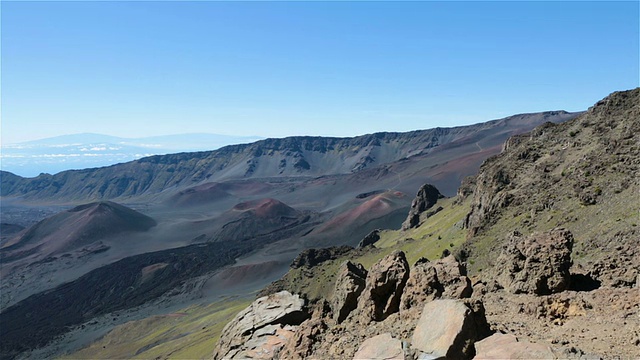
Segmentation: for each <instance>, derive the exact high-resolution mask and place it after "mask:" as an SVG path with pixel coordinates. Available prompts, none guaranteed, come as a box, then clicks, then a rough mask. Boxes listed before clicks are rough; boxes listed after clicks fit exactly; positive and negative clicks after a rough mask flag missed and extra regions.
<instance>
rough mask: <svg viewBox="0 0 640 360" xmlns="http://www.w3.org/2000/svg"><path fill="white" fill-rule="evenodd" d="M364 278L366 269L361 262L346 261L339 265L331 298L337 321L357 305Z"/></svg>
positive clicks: (363, 285) (342, 318) (345, 316)
mask: <svg viewBox="0 0 640 360" xmlns="http://www.w3.org/2000/svg"><path fill="white" fill-rule="evenodd" d="M366 278H367V270H366V269H365V268H364V266H362V265H361V264H354V263H352V262H351V261H346V262H344V263H343V264H342V266H341V267H340V273H339V274H338V279H337V280H336V284H335V287H334V291H333V298H332V300H331V308H332V309H333V314H334V319H335V320H336V322H337V323H341V322H342V321H344V319H346V318H347V316H349V314H350V313H351V312H352V311H353V310H355V309H356V307H358V297H359V296H360V294H361V293H362V291H363V290H364V288H365V280H366Z"/></svg>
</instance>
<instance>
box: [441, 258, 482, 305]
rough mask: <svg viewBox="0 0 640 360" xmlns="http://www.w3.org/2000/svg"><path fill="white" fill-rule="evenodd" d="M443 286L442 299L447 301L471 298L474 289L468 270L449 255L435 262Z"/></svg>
mask: <svg viewBox="0 0 640 360" xmlns="http://www.w3.org/2000/svg"><path fill="white" fill-rule="evenodd" d="M433 267H434V268H435V269H436V273H437V274H438V280H439V281H440V284H441V286H442V297H443V298H447V299H463V298H468V297H470V296H471V293H472V292H473V287H472V286H471V280H469V278H468V277H467V269H466V268H465V267H464V265H462V264H460V263H459V262H458V260H456V258H455V257H454V256H453V255H448V256H446V257H444V258H442V259H440V260H437V261H434V262H433Z"/></svg>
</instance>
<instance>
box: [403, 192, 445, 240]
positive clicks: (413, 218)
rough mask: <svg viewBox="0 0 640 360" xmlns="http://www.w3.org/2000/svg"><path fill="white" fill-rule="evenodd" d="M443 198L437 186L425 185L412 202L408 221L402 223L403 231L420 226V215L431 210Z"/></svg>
mask: <svg viewBox="0 0 640 360" xmlns="http://www.w3.org/2000/svg"><path fill="white" fill-rule="evenodd" d="M443 197H444V195H442V194H440V191H438V189H436V187H435V186H433V185H431V184H424V185H423V186H422V187H421V188H420V190H418V194H417V195H416V197H415V198H414V199H413V201H412V202H411V209H410V210H409V215H408V216H407V219H406V220H405V221H404V223H402V230H409V229H411V228H414V227H417V226H418V225H420V214H422V213H423V212H424V211H425V210H427V209H429V208H431V207H432V206H433V205H435V204H436V202H437V201H438V199H441V198H443Z"/></svg>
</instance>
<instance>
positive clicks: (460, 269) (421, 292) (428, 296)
mask: <svg viewBox="0 0 640 360" xmlns="http://www.w3.org/2000/svg"><path fill="white" fill-rule="evenodd" d="M472 292H473V288H472V286H471V281H470V280H469V278H468V277H467V276H466V269H465V267H464V266H462V265H461V264H460V263H458V261H457V260H456V259H455V257H453V256H452V255H449V256H447V257H445V258H443V259H439V260H436V261H433V262H429V261H428V260H425V261H419V262H418V263H416V265H415V266H414V267H413V270H412V271H411V275H410V276H409V280H408V281H407V286H406V288H405V290H404V293H403V294H402V303H401V309H402V310H408V309H410V308H412V307H415V306H421V305H422V304H423V303H424V302H426V301H431V300H434V299H436V298H445V299H462V298H468V297H470V296H471V293H472Z"/></svg>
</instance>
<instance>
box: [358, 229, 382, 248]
mask: <svg viewBox="0 0 640 360" xmlns="http://www.w3.org/2000/svg"><path fill="white" fill-rule="evenodd" d="M378 240H380V229H375V230H373V231H371V232H370V233H369V234H367V236H365V237H364V238H363V239H362V240H360V242H359V243H358V248H363V247H365V246H369V245H373V244H375V243H376V242H377V241H378Z"/></svg>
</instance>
